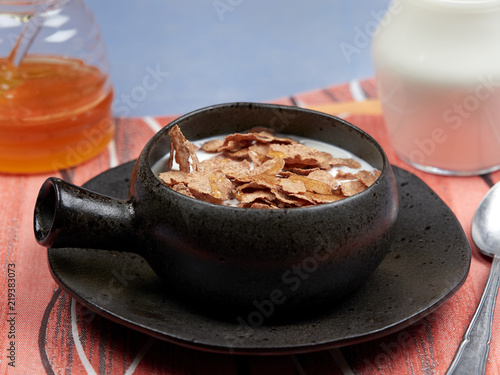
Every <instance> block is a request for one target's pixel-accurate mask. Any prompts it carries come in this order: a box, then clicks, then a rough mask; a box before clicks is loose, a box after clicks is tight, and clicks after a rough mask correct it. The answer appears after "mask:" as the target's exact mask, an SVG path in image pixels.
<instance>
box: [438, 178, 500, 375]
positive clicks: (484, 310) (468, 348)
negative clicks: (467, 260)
mask: <svg viewBox="0 0 500 375" xmlns="http://www.w3.org/2000/svg"><path fill="white" fill-rule="evenodd" d="M471 233H472V239H473V241H474V243H475V244H476V246H477V247H478V248H479V250H480V251H481V252H482V253H483V254H485V255H487V256H490V257H492V258H493V263H492V265H491V270H490V274H489V276H488V280H487V282H486V286H485V288H484V292H483V295H482V296H481V300H480V301H479V305H478V307H477V309H476V312H475V313H474V316H473V317H472V320H471V322H470V324H469V327H468V328H467V331H465V334H464V337H463V339H462V342H461V343H460V346H459V347H458V350H457V352H456V354H455V357H454V358H453V361H452V362H451V365H450V367H449V368H448V371H447V372H446V375H458V374H464V375H472V374H474V375H479V374H484V372H485V370H486V363H487V361H488V352H489V350H490V347H489V344H490V340H491V326H492V323H493V314H494V312H495V301H496V298H497V293H498V286H499V284H500V183H497V184H495V186H493V187H492V188H491V189H490V190H489V191H488V193H486V195H485V196H484V198H483V199H482V201H481V203H480V204H479V207H478V208H477V210H476V213H475V214H474V218H473V219H472V227H471Z"/></svg>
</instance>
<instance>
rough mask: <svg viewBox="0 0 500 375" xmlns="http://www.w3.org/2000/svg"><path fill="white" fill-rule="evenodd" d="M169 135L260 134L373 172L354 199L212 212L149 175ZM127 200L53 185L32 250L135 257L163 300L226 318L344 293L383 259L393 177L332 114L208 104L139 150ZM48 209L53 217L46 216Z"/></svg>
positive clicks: (392, 211)
mask: <svg viewBox="0 0 500 375" xmlns="http://www.w3.org/2000/svg"><path fill="white" fill-rule="evenodd" d="M174 125H178V126H179V127H180V128H181V130H182V132H183V133H184V135H185V136H186V138H187V139H189V140H197V139H201V138H205V137H210V136H214V135H223V134H228V133H234V132H241V131H244V130H247V129H249V128H252V127H255V126H266V127H270V128H273V129H275V130H276V131H277V132H280V133H283V134H294V135H299V136H304V137H308V138H313V139H318V140H321V141H323V142H327V143H331V144H334V145H337V146H340V147H342V148H344V149H346V150H348V151H351V152H353V153H354V154H356V155H357V156H359V157H360V158H362V159H364V160H366V161H367V162H369V163H370V164H372V165H373V166H374V167H376V168H378V169H379V170H381V172H382V173H381V176H380V177H379V178H378V180H377V181H376V183H375V184H374V185H372V186H371V187H370V188H368V189H367V190H365V191H364V192H362V193H360V194H358V195H356V196H353V197H350V198H347V199H344V200H342V201H339V202H335V203H330V204H325V205H319V206H315V207H306V208H292V209H283V210H256V209H242V208H234V207H227V206H220V205H214V204H210V203H206V202H202V201H198V200H195V199H192V198H189V197H186V196H183V195H181V194H179V193H177V192H175V191H173V190H171V189H169V188H168V187H166V186H165V185H163V184H162V182H161V181H160V180H159V179H158V178H157V176H156V175H155V173H153V171H152V166H153V165H155V163H156V162H157V161H158V160H160V159H161V158H163V157H164V155H165V154H166V153H168V152H169V151H170V139H169V137H168V132H169V130H170V128H171V127H172V126H174ZM130 194H131V195H130V197H129V199H128V200H125V201H119V200H115V199H113V198H108V197H103V196H100V195H98V194H96V193H92V192H88V191H83V192H82V191H81V190H80V188H77V187H73V186H68V184H66V183H64V182H62V181H60V180H56V179H51V180H49V181H47V183H46V184H45V185H44V187H42V189H41V192H40V198H39V202H38V203H37V208H36V209H35V234H36V237H37V240H38V241H39V243H41V244H43V245H45V246H47V247H80V248H82V247H87V248H95V249H109V250H119V251H130V252H134V253H138V254H139V255H141V256H143V257H144V258H145V259H146V260H147V262H148V264H149V265H150V266H151V267H152V268H153V270H154V271H155V272H156V274H157V275H158V276H160V278H161V279H162V280H163V283H164V288H165V290H168V291H172V290H173V291H175V292H176V293H177V295H179V296H182V297H185V298H186V299H188V300H190V301H196V302H197V303H198V304H202V305H203V306H211V308H212V309H216V310H217V309H223V310H225V311H228V310H231V309H233V308H237V309H248V308H255V303H256V302H257V303H261V302H262V301H271V302H272V303H273V308H274V307H275V308H276V310H282V309H285V308H295V309H296V308H300V307H302V306H307V307H311V306H312V305H322V304H325V303H332V301H336V300H338V299H340V298H341V297H343V296H345V295H346V294H348V293H351V292H352V291H354V290H355V289H357V288H358V287H359V286H360V285H361V284H362V283H363V282H364V281H365V280H366V278H367V277H368V276H369V275H370V274H372V272H373V271H374V270H375V269H376V268H377V267H378V265H379V264H380V263H381V262H382V260H383V259H384V257H385V255H386V253H387V251H388V250H389V248H390V244H391V241H392V239H393V235H394V227H395V222H396V219H397V214H398V195H397V188H396V183H395V178H394V175H393V172H392V169H391V167H390V165H389V163H388V161H387V157H386V156H385V154H384V152H383V150H382V149H381V148H380V146H379V145H378V144H377V143H376V142H375V141H374V140H373V139H372V138H371V137H370V136H369V135H367V134H366V133H364V132H362V131H360V130H359V129H357V128H355V127H354V126H352V125H350V124H348V123H347V122H345V121H343V120H341V119H339V118H336V117H333V116H330V115H325V114H321V113H318V112H314V111H310V110H306V109H301V108H295V107H286V106H279V105H270V104H255V103H229V104H223V105H217V106H212V107H207V108H203V109H200V110H198V111H195V112H192V113H189V114H188V115H185V116H183V117H180V118H179V119H177V120H175V121H174V122H172V123H171V124H169V126H167V127H165V128H164V129H162V130H161V131H159V132H158V133H157V134H156V135H155V136H154V137H153V138H152V139H151V140H150V141H149V142H148V143H147V145H146V146H145V148H144V150H143V151H142V153H141V155H140V156H139V158H138V160H137V162H136V164H135V166H134V169H133V172H132V175H131V190H130ZM55 201H57V202H59V203H58V204H57V205H56V206H58V207H59V208H62V210H61V211H62V212H60V213H59V212H58V210H56V212H54V208H51V207H52V206H53V203H54V202H55ZM50 226H51V227H52V229H48V228H49V227H50ZM54 227H55V228H56V230H53V228H54Z"/></svg>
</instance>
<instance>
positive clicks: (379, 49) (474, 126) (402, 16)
mask: <svg viewBox="0 0 500 375" xmlns="http://www.w3.org/2000/svg"><path fill="white" fill-rule="evenodd" d="M372 58H373V63H374V66H375V72H376V82H377V88H378V91H379V97H380V99H381V103H382V109H383V113H384V117H385V122H386V126H387V130H388V132H389V136H390V139H391V142H392V145H393V147H394V149H395V152H396V153H397V154H398V155H399V157H400V158H401V159H403V160H404V161H406V162H407V163H409V164H411V165H413V166H415V167H417V168H420V169H422V170H425V171H428V172H432V173H438V174H449V175H476V174H481V173H486V172H490V171H494V170H497V169H500V90H499V88H500V0H394V1H393V3H392V4H391V7H390V8H389V10H388V12H387V13H386V16H385V18H384V19H383V20H381V22H380V24H379V26H378V29H377V30H376V32H375V33H374V35H373V41H372Z"/></svg>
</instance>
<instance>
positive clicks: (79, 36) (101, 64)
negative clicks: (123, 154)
mask: <svg viewBox="0 0 500 375" xmlns="http://www.w3.org/2000/svg"><path fill="white" fill-rule="evenodd" d="M0 38H1V43H0V56H1V57H0V172H10V173H36V172H45V171H51V170H56V169H63V168H67V167H71V166H74V165H77V164H79V163H81V162H83V161H85V160H88V159H90V158H92V157H93V156H95V155H97V154H99V153H100V152H101V151H103V150H104V149H105V148H106V146H107V144H108V143H109V141H110V140H111V139H112V138H113V136H114V131H115V126H114V123H113V118H112V112H111V104H112V98H113V89H112V85H111V82H110V79H109V75H108V74H109V67H108V63H107V59H106V54H105V49H104V45H103V43H102V40H101V38H100V33H99V30H98V28H97V25H96V24H95V22H94V19H93V16H92V14H91V13H90V11H89V9H88V8H87V7H86V6H85V4H84V3H83V2H82V1H80V0H66V1H57V0H45V1H43V0H42V1H31V2H30V1H24V2H22V3H20V2H16V1H2V0H0Z"/></svg>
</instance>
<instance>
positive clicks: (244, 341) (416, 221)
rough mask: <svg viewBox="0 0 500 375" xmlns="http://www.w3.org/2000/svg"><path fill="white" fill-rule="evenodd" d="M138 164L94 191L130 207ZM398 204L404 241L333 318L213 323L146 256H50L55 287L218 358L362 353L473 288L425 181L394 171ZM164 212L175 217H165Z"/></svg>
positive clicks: (458, 238)
mask: <svg viewBox="0 0 500 375" xmlns="http://www.w3.org/2000/svg"><path fill="white" fill-rule="evenodd" d="M132 167H133V162H131V163H127V164H124V165H122V166H119V167H117V168H114V169H111V170H109V171H106V172H104V173H102V174H101V175H99V176H97V177H95V178H94V179H92V180H90V181H89V182H87V183H86V184H85V185H84V186H85V187H86V188H88V189H91V190H94V191H97V192H100V193H103V194H106V195H110V196H113V197H117V198H126V197H127V196H128V192H129V176H130V174H131V171H132ZM394 171H395V175H396V180H397V183H398V191H399V197H400V215H399V220H398V233H397V235H396V239H395V241H394V244H393V245H392V247H391V250H390V253H389V254H388V255H387V257H386V258H385V260H384V261H383V262H382V264H381V265H380V267H379V268H378V269H377V270H376V271H375V272H374V273H373V274H372V276H371V277H370V278H369V279H368V281H367V282H366V283H365V284H364V285H363V286H362V287H361V288H360V289H359V290H357V291H356V292H355V293H354V294H352V295H351V296H349V297H348V298H347V299H345V300H343V301H342V302H340V303H337V304H336V305H335V306H333V307H332V308H330V309H328V310H325V311H320V312H316V313H315V314H312V315H310V316H308V317H307V318H305V317H304V318H301V319H296V320H291V321H287V322H284V321H281V322H276V321H272V320H269V319H268V318H267V317H268V316H269V315H272V311H271V310H272V308H271V307H269V306H267V308H266V306H260V307H257V306H256V308H255V311H251V312H249V314H245V315H242V316H234V317H233V318H224V319H222V318H217V317H214V316H210V315H206V314H205V313H203V312H202V311H201V310H200V309H197V308H194V307H191V306H188V305H186V304H184V303H182V302H180V301H179V300H177V299H176V298H174V297H173V296H171V295H169V294H168V293H165V291H164V290H162V286H161V283H160V280H159V279H158V278H157V277H156V275H155V274H154V273H153V272H152V271H151V269H150V268H149V266H148V265H147V263H146V262H145V261H144V260H143V259H142V258H141V257H139V256H137V255H134V254H129V253H120V252H110V251H102V250H93V249H74V248H71V249H69V248H66V249H49V250H48V257H49V266H50V269H51V272H52V275H53V277H54V279H55V280H56V282H57V283H58V284H59V285H60V286H61V287H62V288H63V289H64V290H65V291H66V292H68V293H69V294H70V295H71V296H73V297H74V298H75V299H76V300H77V301H79V302H80V303H82V304H83V305H84V306H86V307H87V308H89V309H90V310H92V311H94V312H96V313H98V314H101V315H103V316H105V317H107V318H108V319H110V320H112V321H115V322H118V323H120V324H123V325H125V326H127V327H130V328H132V329H136V330H139V331H142V332H145V333H148V334H150V335H152V336H155V337H157V338H160V339H163V340H167V341H170V342H172V343H176V344H179V345H183V346H187V347H191V348H196V349H200V350H207V351H212V352H219V353H236V354H284V353H287V354H290V353H303V352H308V351H315V350H321V349H328V348H333V347H339V346H344V345H348V344H354V343H360V342H364V341H367V340H371V339H375V338H378V337H382V336H384V335H387V334H389V333H393V332H396V331H398V330H401V329H403V328H405V327H408V326H410V325H411V324H414V323H415V322H416V321H418V320H419V319H421V318H423V317H424V316H426V315H428V314H430V313H431V312H432V311H434V310H435V309H436V308H438V307H439V306H440V305H441V304H442V303H443V302H444V301H446V300H447V299H448V298H450V297H451V296H452V295H453V294H454V293H455V292H456V291H457V290H458V289H459V288H460V287H461V285H462V284H463V282H464V281H465V279H466V277H467V274H468V271H469V266H470V259H471V250H470V245H469V242H468V241H467V238H466V236H465V234H464V232H463V230H462V227H461V225H460V224H459V222H458V221H457V219H456V217H455V216H454V214H453V213H452V212H451V210H450V209H449V208H448V207H447V206H446V205H445V204H444V202H443V201H442V200H441V199H440V198H439V197H438V196H437V195H436V194H435V193H434V192H433V191H432V190H431V189H430V188H429V187H428V186H427V185H426V184H425V183H424V182H423V181H422V180H420V179H419V178H418V177H416V176H415V175H413V174H411V173H409V172H407V171H405V170H402V169H400V168H397V167H394ZM165 209H168V207H166V208H165Z"/></svg>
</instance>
